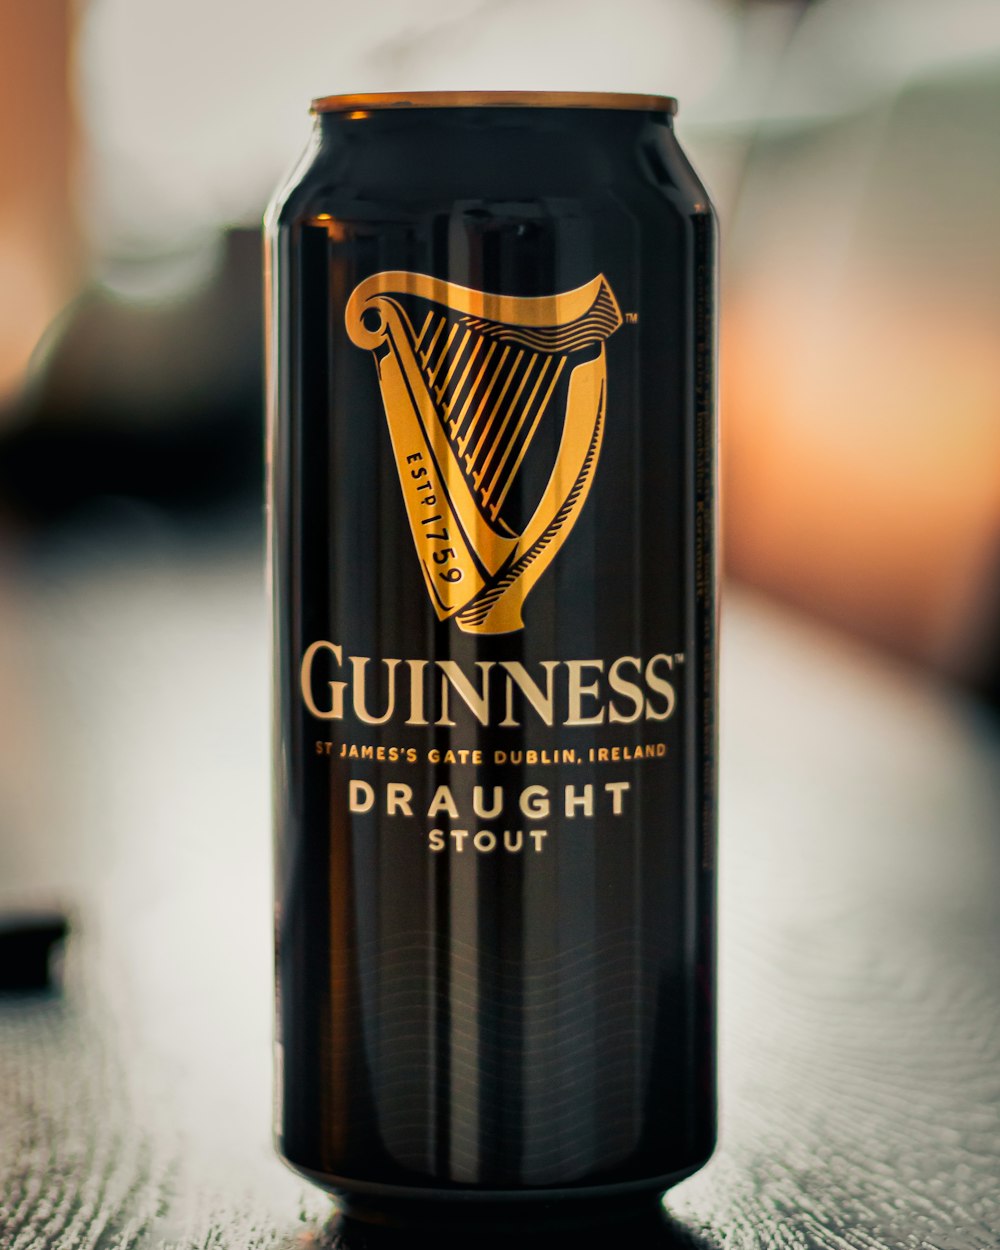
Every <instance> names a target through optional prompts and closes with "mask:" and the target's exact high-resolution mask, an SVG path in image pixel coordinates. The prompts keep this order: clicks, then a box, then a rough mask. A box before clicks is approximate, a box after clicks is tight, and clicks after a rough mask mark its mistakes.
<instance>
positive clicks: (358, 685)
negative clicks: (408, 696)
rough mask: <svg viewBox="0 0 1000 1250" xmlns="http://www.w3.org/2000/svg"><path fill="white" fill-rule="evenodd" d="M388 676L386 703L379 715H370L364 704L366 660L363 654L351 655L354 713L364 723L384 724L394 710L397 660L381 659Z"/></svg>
mask: <svg viewBox="0 0 1000 1250" xmlns="http://www.w3.org/2000/svg"><path fill="white" fill-rule="evenodd" d="M382 663H383V664H384V665H385V667H386V672H387V674H388V677H389V694H388V705H387V707H386V709H385V712H384V713H383V714H382V715H381V716H372V715H371V713H370V712H369V711H368V709H367V707H366V706H365V704H366V702H367V700H366V698H365V670H366V668H367V667H368V660H367V658H366V657H365V656H363V655H352V656H351V667H352V668H353V670H354V683H353V684H354V715H355V716H356V717H357V718H358V720H360V721H364V723H365V724H366V725H384V724H385V723H386V721H388V720H390V719H391V717H392V714H393V712H394V711H395V710H396V667H397V666H398V664H399V661H398V660H383V661H382Z"/></svg>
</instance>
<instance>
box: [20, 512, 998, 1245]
mask: <svg viewBox="0 0 1000 1250" xmlns="http://www.w3.org/2000/svg"><path fill="white" fill-rule="evenodd" d="M111 529H112V530H113V531H114V533H115V534H118V533H119V532H120V531H121V530H122V529H125V530H126V531H128V532H129V533H130V535H131V537H130V539H129V543H128V550H127V551H125V550H123V549H122V544H121V542H120V541H119V540H118V538H115V541H114V542H113V543H110V542H109V537H108V533H107V525H105V526H104V528H103V530H102V531H101V533H103V536H99V534H98V533H95V534H93V535H91V536H90V537H87V536H86V531H84V533H83V535H82V536H81V537H79V538H78V539H76V540H75V541H74V543H73V545H72V547H69V546H68V545H64V546H63V547H62V548H60V549H59V550H57V551H56V552H51V551H50V552H48V553H46V554H45V555H44V557H35V558H34V559H33V560H32V562H31V563H30V564H27V565H26V564H25V563H24V561H23V559H20V558H19V559H18V560H15V559H13V557H11V558H9V559H8V560H7V562H6V565H5V569H6V571H5V574H4V586H3V587H2V588H0V596H2V602H3V604H4V610H3V612H2V613H0V708H2V713H0V822H2V827H0V903H2V902H7V903H11V902H18V903H20V902H23V901H24V900H25V899H34V900H44V901H50V900H52V899H55V900H65V901H67V902H68V903H69V905H70V906H71V908H72V910H73V912H74V932H73V935H72V937H71V940H70V942H69V945H68V948H67V957H66V964H65V974H64V989H63V992H62V993H61V994H58V995H53V996H48V997H37V996H36V997H34V998H32V997H25V996H6V997H4V998H3V999H2V1000H0V1248H2V1250H14V1248H15V1247H16V1250H36V1248H41V1247H65V1248H67V1250H68V1248H69V1247H94V1248H97V1247H100V1248H101V1250H111V1248H112V1247H126V1246H133V1245H134V1246H140V1247H147V1246H171V1247H172V1246H176V1247H203V1248H205V1250H209V1248H215V1247H218V1248H219V1250H222V1248H223V1247H225V1248H229V1247H234V1248H235V1247H240V1250H251V1248H255V1247H261V1248H264V1247H271V1246H288V1247H293V1246H300V1247H307V1246H310V1245H317V1244H318V1245H333V1244H335V1243H336V1244H339V1243H340V1242H342V1241H344V1240H345V1236H346V1241H347V1244H349V1245H352V1246H355V1245H356V1246H359V1247H360V1246H363V1245H372V1246H374V1245H379V1246H382V1245H394V1246H400V1247H401V1246H404V1245H406V1246H410V1245H425V1244H430V1241H429V1240H428V1238H427V1235H426V1234H424V1235H418V1234H412V1233H411V1234H407V1233H396V1234H392V1235H390V1234H378V1235H376V1234H368V1233H364V1232H361V1233H355V1232H352V1231H351V1230H347V1232H346V1235H345V1232H344V1230H342V1229H339V1228H338V1226H337V1225H336V1223H331V1221H330V1211H331V1208H330V1204H329V1202H328V1200H327V1199H325V1198H324V1197H323V1196H322V1195H321V1194H319V1193H317V1192H313V1191H310V1190H309V1189H308V1187H307V1186H305V1185H304V1183H303V1182H301V1181H300V1180H299V1179H297V1178H296V1177H294V1176H293V1175H292V1174H291V1173H289V1172H287V1171H286V1170H285V1169H284V1168H283V1167H282V1165H281V1164H280V1163H278V1162H277V1160H276V1158H275V1157H274V1155H273V1154H272V1151H271V1146H270V1137H269V1120H270V1106H269V1103H270V1010H271V989H270V948H269V942H270V919H269V915H270V886H269V855H270V841H269V839H270V834H269V828H268V781H267V777H268V763H267V742H266V684H267V683H266V674H265V665H266V647H265V630H266V623H265V605H264V598H263V593H262V591H261V589H260V586H261V582H260V569H259V562H258V560H257V559H256V555H255V553H254V552H252V551H248V550H247V549H245V548H244V549H242V550H238V549H237V550H231V549H227V548H225V547H222V546H218V545H217V546H216V547H215V548H214V549H213V550H191V549H190V548H189V547H186V546H185V545H184V544H182V543H179V542H178V541H177V540H176V539H175V538H173V537H172V536H171V535H169V534H166V533H163V532H162V531H161V530H160V529H159V528H158V526H157V524H156V523H155V521H154V520H153V519H150V518H147V517H144V516H142V515H140V516H138V517H136V518H133V519H129V518H128V517H127V516H126V517H125V518H124V522H123V520H122V518H120V517H119V518H118V519H117V520H116V521H115V523H114V525H113V526H112V527H111ZM112 551H114V552H115V554H113V555H112V554H110V553H111V552H112ZM724 638H725V644H724V645H725V655H724V663H723V682H724V684H723V689H724V704H723V759H722V793H723V800H722V835H721V854H720V863H721V900H720V901H721V916H722V926H721V985H720V1002H721V1029H722V1033H721V1057H720V1071H721V1083H722V1134H721V1143H720V1147H719V1150H718V1152H717V1154H716V1156H715V1158H714V1159H713V1160H712V1162H711V1163H710V1164H709V1166H708V1167H706V1168H705V1169H704V1171H702V1172H701V1173H700V1174H699V1175H697V1176H695V1177H694V1178H692V1179H691V1180H689V1181H687V1182H686V1183H685V1184H683V1185H681V1186H680V1187H679V1188H677V1189H676V1190H674V1191H673V1192H672V1193H671V1194H670V1195H669V1196H668V1200H667V1208H668V1212H669V1214H668V1216H667V1217H666V1218H665V1219H664V1220H663V1221H662V1222H656V1223H651V1222H650V1223H646V1224H643V1225H638V1224H637V1225H635V1226H634V1227H629V1228H622V1229H619V1230H616V1231H615V1232H613V1233H608V1234H605V1233H602V1232H600V1231H597V1230H595V1231H593V1232H592V1233H590V1234H588V1235H584V1234H579V1233H573V1234H570V1233H565V1234H560V1233H555V1234H546V1244H552V1243H553V1242H555V1243H556V1244H560V1243H563V1244H566V1245H573V1246H577V1245H581V1244H593V1245H602V1246H603V1245H606V1244H609V1243H610V1244H616V1245H630V1246H647V1245H648V1246H668V1245H673V1244H685V1245H689V1246H691V1245H694V1246H703V1247H714V1246H726V1247H763V1246H768V1247H786V1246H787V1247H811V1246H822V1247H831V1248H832V1247H836V1248H837V1250H846V1248H847V1247H858V1248H859V1250H860V1248H864V1250H878V1248H879V1247H883V1246H885V1247H904V1246H905V1247H927V1248H931V1247H939V1248H941V1250H944V1248H947V1250H965V1248H966V1247H987V1246H996V1245H998V1244H1000V961H998V956H1000V819H998V817H1000V767H998V764H1000V736H998V733H997V731H996V729H995V727H994V725H993V724H992V723H991V722H990V721H988V720H987V719H986V718H985V717H983V716H982V715H981V714H979V713H977V712H976V711H975V709H972V708H970V707H969V706H967V705H963V704H962V703H961V702H960V701H958V700H956V699H955V698H954V697H953V696H950V695H949V694H948V693H947V692H946V691H945V690H943V689H936V688H935V687H934V686H933V685H932V684H931V683H930V682H929V681H927V680H925V679H923V678H921V677H919V676H917V675H915V674H912V673H909V672H907V671H906V670H903V669H894V668H893V667H891V666H890V665H889V664H888V663H887V662H886V661H884V660H882V659H877V658H874V657H872V656H870V655H868V654H866V653H865V652H863V651H861V650H859V649H857V648H854V647H852V646H851V645H849V644H847V643H844V642H842V641H840V640H839V639H837V638H836V637H834V636H832V635H829V634H826V633H824V632H823V631H822V630H820V629H819V628H817V627H815V626H812V625H807V624H805V623H802V622H799V621H796V620H794V619H793V618H790V617H788V616H786V615H784V614H782V613H780V612H778V611H776V610H775V609H773V608H770V607H767V606H764V605H762V604H760V603H758V602H756V601H754V600H752V599H747V598H742V597H736V596H733V597H732V598H731V600H730V604H729V607H728V612H727V617H726V624H725V633H724ZM432 1240H434V1239H432ZM445 1240H446V1239H445V1238H444V1237H440V1238H437V1239H436V1241H437V1244H444V1242H445ZM474 1240H475V1241H476V1243H478V1244H483V1243H484V1242H487V1241H489V1240H490V1238H489V1237H488V1236H486V1235H485V1234H484V1235H483V1236H478V1235H477V1236H476V1237H475V1239H474ZM497 1240H498V1241H499V1242H502V1241H503V1240H504V1235H503V1234H502V1233H498V1234H497ZM506 1240H507V1241H508V1242H509V1241H510V1240H511V1238H510V1237H509V1236H507V1237H506ZM517 1240H519V1241H524V1240H531V1238H522V1237H519V1238H517ZM455 1244H456V1245H458V1244H460V1245H468V1244H469V1238H468V1237H466V1238H464V1239H462V1238H459V1239H458V1240H457V1241H456V1242H455Z"/></svg>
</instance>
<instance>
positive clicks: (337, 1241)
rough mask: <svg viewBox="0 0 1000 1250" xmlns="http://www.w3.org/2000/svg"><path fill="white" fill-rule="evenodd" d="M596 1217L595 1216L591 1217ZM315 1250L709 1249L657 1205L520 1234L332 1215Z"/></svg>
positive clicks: (518, 1230) (534, 1228) (532, 1225)
mask: <svg viewBox="0 0 1000 1250" xmlns="http://www.w3.org/2000/svg"><path fill="white" fill-rule="evenodd" d="M595 1214H596V1213H595ZM314 1245H315V1247H316V1250H417V1248H419V1250H425V1248H426V1250H470V1247H474V1250H501V1248H502V1250H511V1247H512V1246H513V1247H514V1250H553V1247H566V1248H567V1250H570V1247H572V1250H607V1248H608V1246H609V1245H618V1246H622V1247H628V1250H711V1246H712V1243H710V1242H709V1241H707V1240H706V1239H705V1238H703V1237H702V1236H700V1235H699V1234H697V1233H695V1232H694V1231H693V1230H691V1229H689V1228H687V1227H686V1226H685V1225H683V1224H682V1223H680V1221H679V1220H677V1219H675V1218H674V1217H673V1216H672V1215H671V1214H670V1213H669V1212H668V1211H667V1210H666V1209H665V1208H664V1207H663V1205H662V1204H661V1203H658V1202H654V1203H651V1204H650V1206H649V1207H644V1208H641V1209H640V1210H638V1211H634V1212H631V1213H630V1214H628V1215H625V1216H616V1217H615V1218H614V1219H611V1220H607V1221H605V1220H602V1219H599V1218H595V1220H594V1221H593V1222H592V1223H591V1224H589V1225H588V1226H585V1227H582V1228H581V1227H568V1226H560V1224H559V1223H558V1222H549V1223H537V1224H536V1223H533V1222H530V1223H529V1222H526V1223H525V1224H524V1226H523V1227H519V1228H511V1227H504V1228H495V1227H490V1226H489V1225H486V1226H484V1227H483V1228H474V1229H473V1228H470V1227H469V1226H467V1225H466V1226H464V1227H462V1228H451V1227H440V1228H435V1227H434V1226H432V1225H428V1226H423V1227H420V1228H419V1229H418V1228H405V1227H400V1228H388V1227H379V1226H376V1225H373V1224H368V1223H364V1222H362V1221H360V1220H353V1219H349V1218H347V1217H346V1216H343V1215H340V1214H335V1215H334V1216H333V1217H332V1218H331V1219H330V1220H328V1221H327V1223H326V1224H325V1225H324V1227H323V1231H322V1233H321V1234H320V1236H319V1237H318V1238H317V1240H316V1242H315V1243H314Z"/></svg>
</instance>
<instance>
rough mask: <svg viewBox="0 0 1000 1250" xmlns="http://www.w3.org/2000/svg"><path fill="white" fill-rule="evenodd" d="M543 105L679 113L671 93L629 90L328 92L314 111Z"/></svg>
mask: <svg viewBox="0 0 1000 1250" xmlns="http://www.w3.org/2000/svg"><path fill="white" fill-rule="evenodd" d="M406 108H414V109H455V108H541V109H631V110H633V111H635V112H641V113H669V114H670V115H671V116H673V114H674V113H676V112H677V101H676V99H674V97H673V96H669V95H636V94H633V93H632V92H628V91H411V92H389V91H380V92H375V93H373V94H369V95H328V96H321V97H320V98H318V99H316V100H313V102H312V108H311V112H313V113H354V112H359V113H360V112H369V111H371V110H374V109H406Z"/></svg>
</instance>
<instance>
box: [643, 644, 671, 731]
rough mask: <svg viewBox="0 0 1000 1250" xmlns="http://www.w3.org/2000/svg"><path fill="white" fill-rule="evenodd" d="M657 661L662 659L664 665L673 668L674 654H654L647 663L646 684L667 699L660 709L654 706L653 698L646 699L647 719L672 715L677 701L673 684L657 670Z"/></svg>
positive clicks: (664, 718)
mask: <svg viewBox="0 0 1000 1250" xmlns="http://www.w3.org/2000/svg"><path fill="white" fill-rule="evenodd" d="M657 661H662V663H663V664H664V666H665V667H666V668H668V669H671V670H672V669H673V667H674V659H673V656H670V655H664V654H662V653H661V654H659V655H654V656H653V658H652V659H651V660H650V661H649V663H648V664H647V665H646V685H647V686H649V687H650V688H651V689H652V690H655V691H656V693H657V694H662V695H663V697H664V699H665V700H666V702H665V704H664V706H663V707H662V708H661V709H660V710H657V709H656V708H654V707H653V700H652V699H647V700H646V719H647V720H666V719H667V718H668V717H669V716H670V714H671V713H672V712H673V710H674V703H675V701H676V696H675V695H674V688H673V686H672V685H671V684H670V682H669V681H667V680H666V679H665V678H663V677H660V676H659V675H658V674H657V672H656V664H657Z"/></svg>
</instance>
